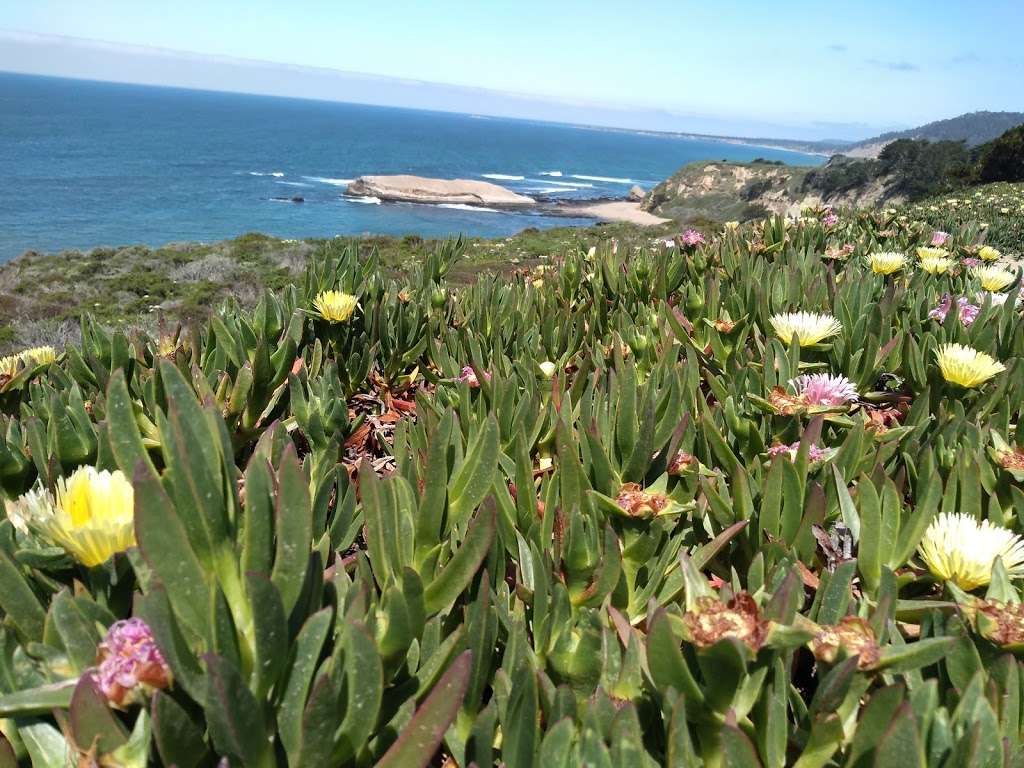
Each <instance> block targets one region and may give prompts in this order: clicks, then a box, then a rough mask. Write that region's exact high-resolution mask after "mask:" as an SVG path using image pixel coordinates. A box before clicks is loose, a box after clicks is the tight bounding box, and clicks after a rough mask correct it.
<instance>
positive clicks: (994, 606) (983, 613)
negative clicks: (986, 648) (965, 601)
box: [973, 600, 1024, 648]
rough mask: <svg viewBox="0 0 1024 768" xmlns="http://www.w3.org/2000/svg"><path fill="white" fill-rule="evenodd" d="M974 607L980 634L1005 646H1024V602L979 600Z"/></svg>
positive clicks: (975, 623) (976, 624)
mask: <svg viewBox="0 0 1024 768" xmlns="http://www.w3.org/2000/svg"><path fill="white" fill-rule="evenodd" d="M973 608H974V625H975V627H976V628H977V630H978V634H979V635H981V636H982V637H984V638H985V639H986V640H988V641H990V642H993V643H995V644H996V645H1001V646H1003V647H1007V646H1009V647H1014V648H1020V647H1022V646H1024V603H1013V604H1005V603H1001V602H998V601H996V600H979V601H978V602H977V603H976V604H975V605H974V606H973Z"/></svg>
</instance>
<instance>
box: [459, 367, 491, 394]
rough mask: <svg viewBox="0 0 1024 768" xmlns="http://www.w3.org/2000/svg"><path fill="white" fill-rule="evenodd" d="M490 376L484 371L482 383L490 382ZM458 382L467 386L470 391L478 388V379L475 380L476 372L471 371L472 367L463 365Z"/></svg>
mask: <svg viewBox="0 0 1024 768" xmlns="http://www.w3.org/2000/svg"><path fill="white" fill-rule="evenodd" d="M490 380H491V374H490V373H488V372H487V371H484V381H490ZM459 381H461V382H463V383H465V384H468V385H469V388H470V389H476V388H477V387H479V386H480V379H478V378H477V375H476V371H474V370H473V366H471V365H465V366H463V367H462V371H461V373H459Z"/></svg>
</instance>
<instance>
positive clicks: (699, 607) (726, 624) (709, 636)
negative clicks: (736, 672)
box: [683, 592, 768, 653]
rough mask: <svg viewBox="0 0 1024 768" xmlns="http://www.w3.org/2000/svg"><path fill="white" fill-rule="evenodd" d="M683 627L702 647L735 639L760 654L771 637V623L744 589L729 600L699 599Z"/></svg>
mask: <svg viewBox="0 0 1024 768" xmlns="http://www.w3.org/2000/svg"><path fill="white" fill-rule="evenodd" d="M683 626H684V627H685V630H686V636H687V639H688V640H689V641H690V642H691V643H693V644H694V645H696V646H697V647H698V648H708V647H710V646H712V645H714V644H715V643H717V642H719V641H720V640H725V639H732V640H739V641H740V642H741V643H743V644H744V645H746V646H747V647H748V648H749V649H750V650H752V651H754V652H755V653H756V652H757V651H758V650H760V648H761V646H763V645H764V643H765V640H766V639H767V637H768V622H767V621H766V620H765V619H763V618H762V617H761V611H760V610H759V609H758V607H757V603H755V602H754V598H753V597H751V596H750V595H749V594H747V593H746V592H740V593H739V594H738V595H736V596H735V597H734V598H733V599H732V600H730V601H729V602H728V603H723V602H722V601H721V600H718V599H717V598H714V597H701V598H698V599H697V604H696V608H695V610H693V611H689V612H687V613H686V615H685V616H683Z"/></svg>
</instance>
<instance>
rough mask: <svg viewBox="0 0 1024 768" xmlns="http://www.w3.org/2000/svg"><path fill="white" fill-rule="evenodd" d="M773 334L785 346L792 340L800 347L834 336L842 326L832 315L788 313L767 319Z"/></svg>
mask: <svg viewBox="0 0 1024 768" xmlns="http://www.w3.org/2000/svg"><path fill="white" fill-rule="evenodd" d="M768 322H770V323H771V324H772V328H774V329H775V333H777V334H778V335H779V338H780V339H782V340H783V341H784V342H786V343H787V344H790V343H792V342H793V341H794V340H796V342H797V343H798V344H799V345H800V346H802V347H806V346H810V345H812V344H817V343H818V342H820V341H822V340H823V339H827V338H828V337H829V336H835V335H836V334H837V333H839V332H840V331H841V330H843V326H842V325H841V324H840V322H839V321H838V320H836V319H835V318H834V317H832V315H820V314H817V313H816V312H789V313H787V314H781V315H773V316H772V317H770V318H768Z"/></svg>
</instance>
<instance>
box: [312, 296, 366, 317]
mask: <svg viewBox="0 0 1024 768" xmlns="http://www.w3.org/2000/svg"><path fill="white" fill-rule="evenodd" d="M313 306H314V308H315V309H316V311H317V312H318V313H319V314H320V317H322V318H323V319H324V320H326V321H327V322H329V323H344V322H345V321H346V320H348V319H349V318H350V317H352V313H353V312H355V310H356V297H355V296H353V295H351V294H349V293H342V292H341V291H322V292H320V293H319V294H317V297H316V299H315V300H314V301H313Z"/></svg>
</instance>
